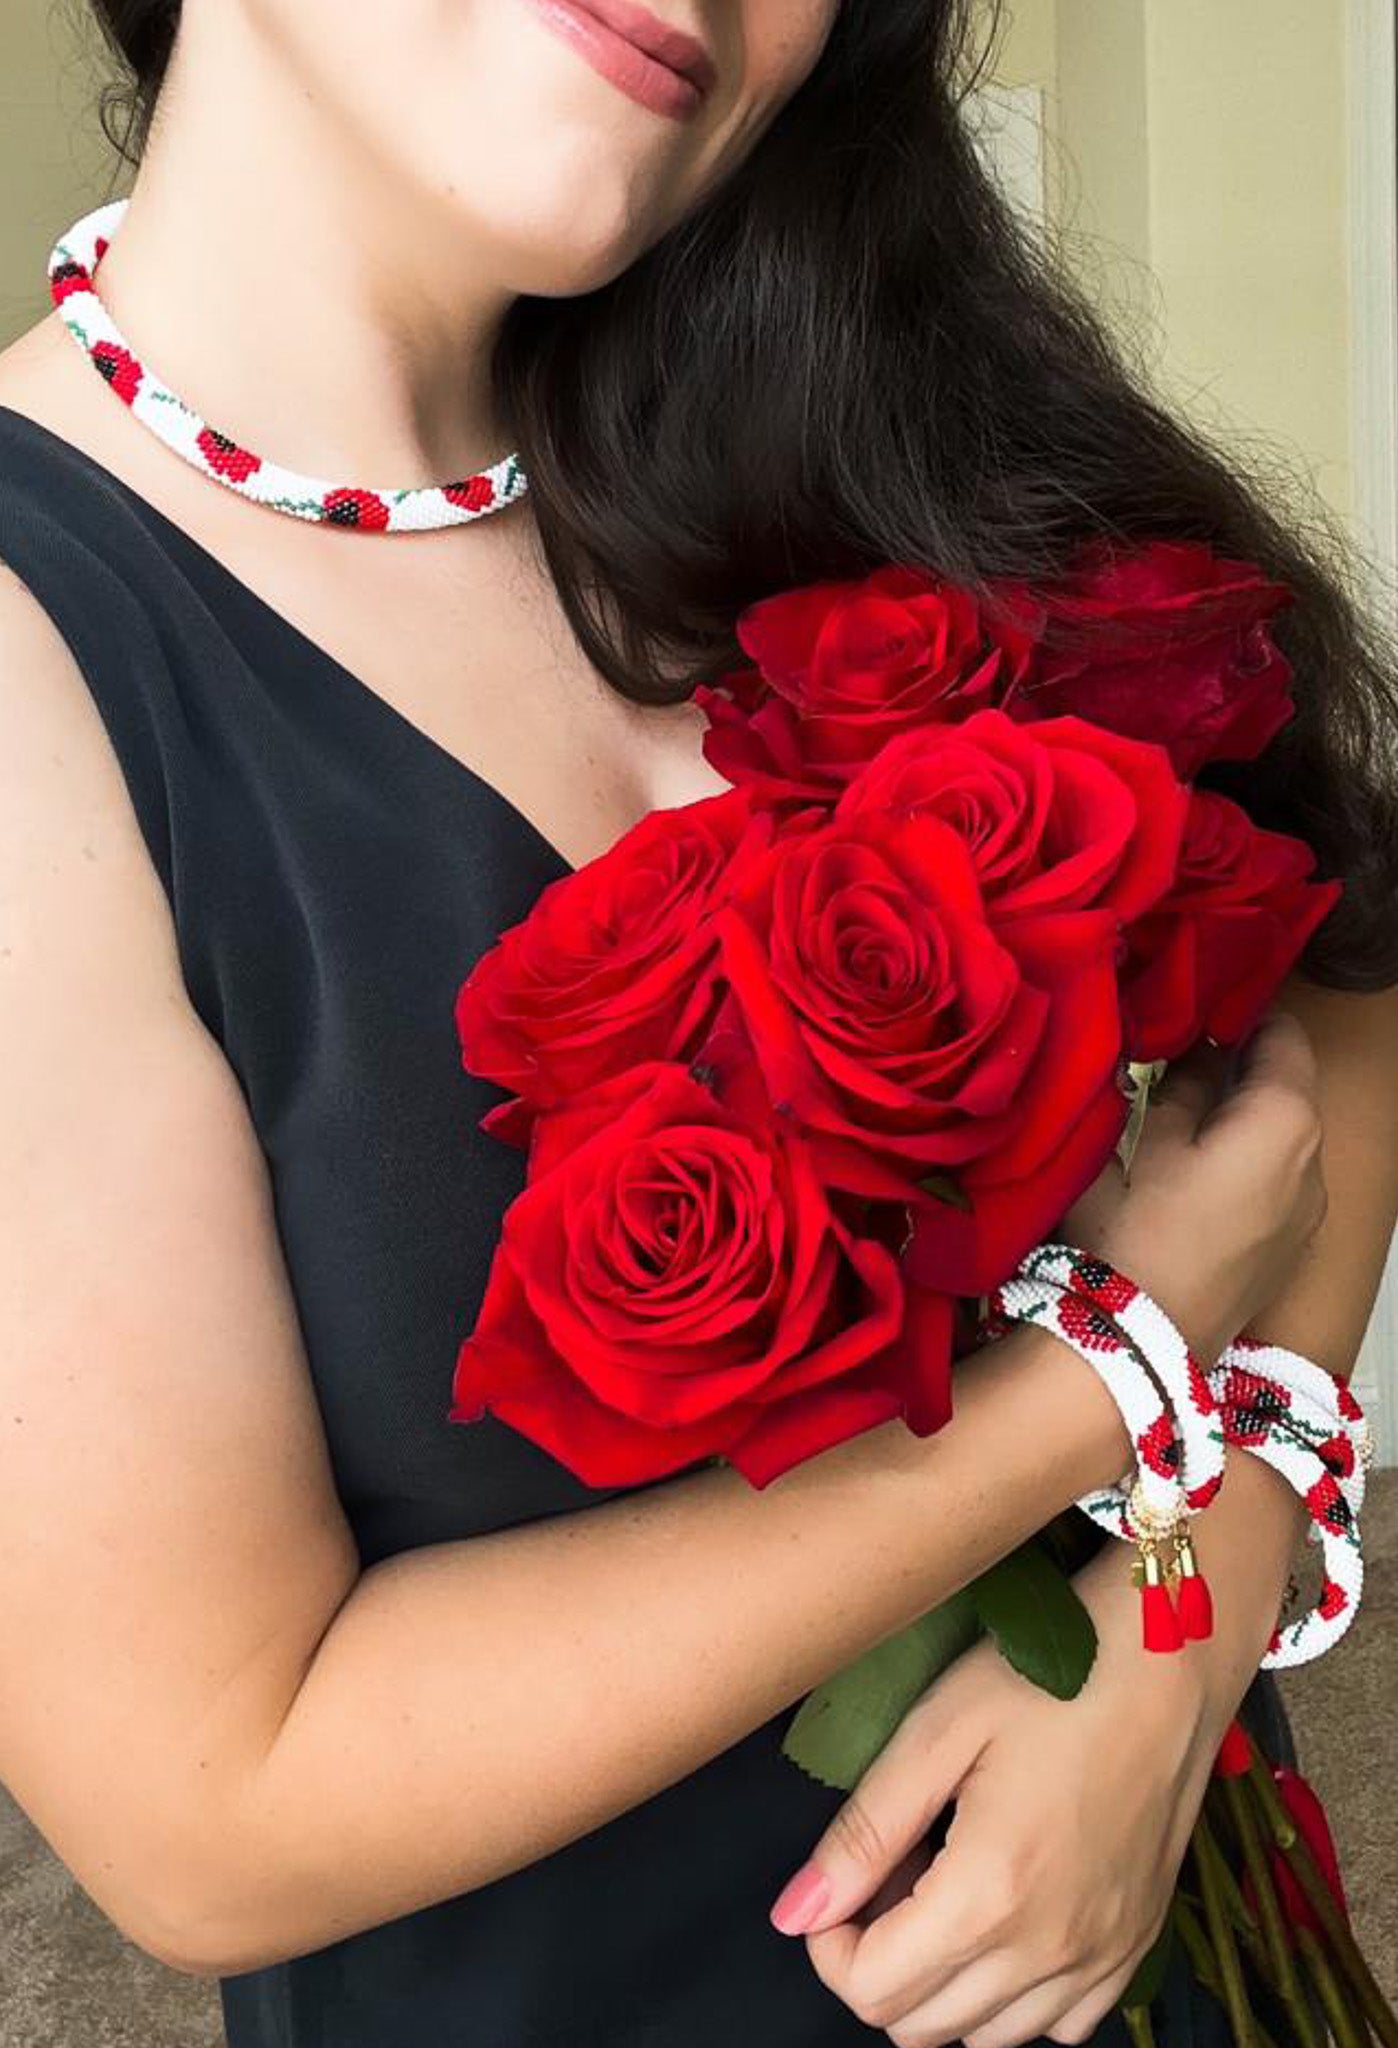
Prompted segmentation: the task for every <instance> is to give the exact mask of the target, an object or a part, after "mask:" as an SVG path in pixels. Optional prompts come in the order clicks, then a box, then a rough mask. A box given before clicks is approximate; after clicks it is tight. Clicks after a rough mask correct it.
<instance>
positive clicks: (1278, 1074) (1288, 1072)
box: [1213, 1010, 1320, 1122]
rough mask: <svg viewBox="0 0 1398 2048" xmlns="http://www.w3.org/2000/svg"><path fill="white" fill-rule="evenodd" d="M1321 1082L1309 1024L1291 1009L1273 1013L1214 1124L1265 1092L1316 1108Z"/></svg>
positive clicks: (1245, 1051)
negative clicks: (1287, 1096)
mask: <svg viewBox="0 0 1398 2048" xmlns="http://www.w3.org/2000/svg"><path fill="white" fill-rule="evenodd" d="M1319 1081H1320V1070H1319V1067H1318V1065H1317V1063H1316V1056H1315V1047H1314V1045H1313V1044H1312V1042H1311V1037H1310V1033H1309V1032H1308V1031H1307V1030H1306V1027H1305V1025H1304V1024H1303V1023H1302V1022H1301V1021H1300V1019H1299V1018H1298V1017H1294V1016H1293V1015H1292V1014H1291V1012H1290V1011H1289V1010H1272V1011H1270V1012H1269V1013H1268V1015H1267V1016H1266V1017H1265V1018H1264V1019H1263V1021H1262V1023H1261V1024H1260V1025H1259V1026H1258V1027H1257V1030H1256V1031H1255V1032H1254V1033H1253V1035H1252V1037H1251V1038H1250V1039H1249V1040H1248V1042H1247V1044H1246V1045H1245V1046H1244V1047H1243V1048H1242V1050H1241V1053H1240V1055H1239V1058H1238V1062H1237V1078H1236V1080H1235V1082H1234V1085H1233V1087H1232V1089H1231V1090H1230V1092H1229V1093H1228V1095H1227V1096H1225V1098H1224V1100H1223V1101H1222V1102H1221V1103H1220V1105H1219V1107H1218V1109H1217V1111H1216V1112H1215V1114H1214V1119H1213V1121H1214V1122H1222V1121H1223V1120H1224V1119H1225V1118H1226V1117H1228V1116H1229V1115H1230V1114H1236V1113H1237V1112H1238V1109H1239V1107H1240V1106H1241V1107H1243V1108H1247V1107H1249V1106H1250V1104H1251V1100H1252V1098H1253V1097H1255V1096H1256V1095H1257V1094H1258V1093H1259V1092H1261V1091H1280V1092H1283V1093H1286V1094H1290V1095H1294V1096H1297V1097H1298V1098H1299V1099H1300V1100H1301V1101H1302V1102H1303V1103H1306V1104H1308V1105H1310V1106H1312V1107H1314V1106H1315V1104H1316V1103H1317V1101H1318V1090H1319Z"/></svg>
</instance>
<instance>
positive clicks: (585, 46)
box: [530, 0, 717, 121]
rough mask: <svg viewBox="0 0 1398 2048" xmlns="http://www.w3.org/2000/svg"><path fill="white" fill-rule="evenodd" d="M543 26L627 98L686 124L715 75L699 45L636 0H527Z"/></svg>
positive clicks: (704, 50) (706, 54)
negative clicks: (550, 30)
mask: <svg viewBox="0 0 1398 2048" xmlns="http://www.w3.org/2000/svg"><path fill="white" fill-rule="evenodd" d="M530 4H531V5H532V6H533V8H534V11H535V12H536V14H537V15H538V16H539V19H540V20H541V21H542V22H543V23H544V25H545V27H547V28H550V29H552V31H553V33H554V34H555V35H556V36H558V37H560V38H561V40H562V41H564V42H566V43H568V44H569V45H570V46H571V48H572V49H573V50H575V51H576V53H577V54H578V56H580V57H581V58H582V59H583V61H584V62H585V63H587V64H589V65H590V66H591V67H592V69H593V70H594V71H596V72H598V73H600V75H601V76H602V77H603V78H605V79H607V80H609V81H610V83H611V84H612V85H614V86H616V87H617V88H618V89H619V90H620V91H621V92H624V93H625V94H626V95H627V97H628V98H629V99H633V100H635V101H636V102H637V103H638V104H639V105H641V106H644V107H649V108H650V109H651V111H652V112H653V113H657V114H665V115H668V116H669V117H670V118H671V119H673V120H678V121H687V120H689V119H690V118H691V117H692V116H693V115H694V114H695V113H697V112H698V110H699V108H700V107H701V106H702V105H703V103H704V99H705V96H706V94H707V93H708V91H709V88H710V87H711V86H712V85H713V83H714V80H715V78H716V76H717V71H716V67H715V65H714V62H713V60H712V58H711V57H710V56H709V53H708V51H707V50H706V49H705V47H704V45H703V44H702V43H701V42H699V41H698V39H697V38H696V37H694V36H691V35H687V34H686V33H685V32H684V30H683V29H678V28H673V27H671V26H670V25H669V24H668V23H667V22H663V21H661V20H660V19H659V18H658V17H657V16H656V15H654V14H652V13H651V11H650V9H649V8H648V7H644V6H642V5H640V4H639V0H530Z"/></svg>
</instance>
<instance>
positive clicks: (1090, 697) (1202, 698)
mask: <svg viewBox="0 0 1398 2048" xmlns="http://www.w3.org/2000/svg"><path fill="white" fill-rule="evenodd" d="M1043 597H1044V603H1045V607H1046V614H1047V616H1046V625H1045V640H1044V642H1043V644H1041V645H1040V646H1039V647H1038V648H1037V649H1036V650H1035V652H1034V654H1033V657H1032V659H1031V661H1030V663H1029V669H1028V673H1027V675H1026V677H1025V680H1024V686H1023V688H1022V690H1020V691H1019V692H1018V693H1017V694H1016V696H1015V698H1014V700H1013V702H1012V703H1011V704H1010V705H1009V707H1008V708H1009V709H1011V710H1012V711H1013V712H1014V714H1015V716H1016V717H1018V718H1026V719H1037V718H1052V717H1054V716H1056V715H1057V714H1058V713H1059V712H1063V711H1074V712H1077V713H1078V714H1079V716H1080V717H1083V718H1090V719H1092V720H1093V721H1094V722H1095V723H1096V724H1098V725H1104V726H1108V727H1110V729H1111V730H1112V731H1113V732H1120V733H1128V734H1130V735H1131V736H1132V737H1133V738H1136V739H1143V740H1158V741H1159V742H1160V743H1161V745H1163V746H1165V747H1168V748H1169V750H1170V758H1171V760H1172V761H1173V763H1174V766H1175V770H1176V772H1177V774H1179V775H1180V776H1182V777H1183V778H1184V779H1185V780H1186V781H1189V780H1191V779H1192V778H1193V777H1194V776H1195V775H1196V774H1197V773H1198V771H1199V769H1200V768H1201V767H1203V765H1204V763H1205V762H1206V761H1250V760H1252V759H1254V758H1255V756H1256V755H1258V754H1260V753H1261V752H1262V750H1263V748H1264V747H1265V746H1266V745H1267V743H1268V741H1269V740H1271V739H1272V738H1273V737H1274V736H1275V734H1276V733H1278V732H1279V731H1280V730H1281V728H1282V727H1283V726H1284V725H1285V724H1286V723H1287V721H1288V719H1290V717H1291V715H1292V713H1293V711H1294V709H1295V706H1294V704H1293V702H1292V698H1291V674H1292V671H1291V664H1290V663H1289V662H1288V661H1287V659H1286V657H1285V655H1284V654H1283V653H1282V652H1281V650H1280V649H1279V648H1278V647H1277V646H1276V644H1275V642H1274V641H1273V639H1272V636H1271V631H1270V629H1269V626H1268V620H1269V619H1270V618H1271V616H1272V614H1273V613H1274V612H1276V611H1277V610H1278V609H1279V608H1280V607H1281V606H1282V605H1285V604H1289V603H1290V602H1291V592H1290V590H1289V589H1288V588H1287V586H1286V585H1285V584H1284V583H1274V582H1271V581H1269V580H1268V579H1267V578H1266V577H1265V576H1263V574H1262V572H1261V570H1260V569H1259V568H1258V567H1257V565H1256V564H1255V563H1252V562H1235V561H1230V560H1228V559H1227V558H1226V557H1224V556H1221V555H1215V554H1214V553H1213V551H1212V550H1211V549H1210V548H1208V547H1206V546H1205V545H1204V544H1203V543H1202V542H1197V541H1153V542H1151V543H1150V544H1149V545H1147V546H1146V547H1144V548H1142V549H1140V550H1139V551H1138V552H1136V553H1133V554H1130V555H1127V556H1113V554H1112V552H1111V548H1110V544H1109V543H1107V542H1105V541H1097V542H1093V543H1091V544H1090V545H1089V546H1088V547H1087V548H1086V549H1085V550H1084V551H1083V553H1082V555H1081V557H1080V563H1079V567H1078V568H1077V570H1076V571H1075V572H1074V573H1073V574H1071V575H1070V576H1068V577H1067V578H1065V579H1064V580H1063V581H1062V582H1060V583H1058V584H1055V585H1053V586H1052V587H1051V588H1050V589H1048V590H1046V591H1045V592H1044V593H1043ZM1063 623H1067V624H1069V625H1070V626H1072V627H1073V628H1074V629H1081V628H1082V627H1084V626H1090V627H1092V628H1093V629H1095V630H1094V635H1093V638H1092V640H1091V641H1090V642H1089V643H1088V644H1087V645H1085V646H1076V645H1075V646H1069V647H1065V646H1055V644H1054V628H1055V626H1056V625H1061V624H1063Z"/></svg>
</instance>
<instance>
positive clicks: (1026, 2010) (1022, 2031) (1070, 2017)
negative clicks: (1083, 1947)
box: [962, 1972, 1112, 2048]
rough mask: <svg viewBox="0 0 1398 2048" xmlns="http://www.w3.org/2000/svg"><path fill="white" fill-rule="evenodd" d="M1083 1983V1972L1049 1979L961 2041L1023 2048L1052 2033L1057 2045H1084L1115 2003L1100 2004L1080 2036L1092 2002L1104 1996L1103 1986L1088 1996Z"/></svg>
mask: <svg viewBox="0 0 1398 2048" xmlns="http://www.w3.org/2000/svg"><path fill="white" fill-rule="evenodd" d="M1084 1982H1085V1980H1084V1978H1083V1975H1082V1973H1081V1972H1077V1973H1076V1974H1074V1973H1068V1972H1060V1974H1059V1975H1058V1976H1056V1977H1046V1978H1045V1979H1044V1980H1043V1982H1042V1983H1041V1984H1036V1985H1034V1986H1033V1987H1032V1988H1031V1989H1029V1990H1027V1991H1026V1992H1025V1993H1024V1994H1023V1996H1022V1997H1020V1998H1015V1999H1012V2000H1011V2001H1010V2002H1009V2004H1007V2005H1006V2006H1004V2007H1003V2008H1002V2009H1001V2011H999V2012H997V2013H993V2014H991V2015H990V2016H989V2017H988V2018H987V2019H986V2020H985V2021H984V2022H983V2023H982V2024H980V2025H977V2026H973V2027H970V2028H968V2029H967V2030H966V2032H965V2034H964V2035H963V2037H962V2038H963V2039H964V2041H965V2044H966V2048H1023V2044H1024V2043H1025V2042H1026V2041H1037V2040H1039V2039H1040V2038H1041V2037H1042V2036H1043V2035H1045V2034H1048V2033H1049V2032H1050V2030H1052V2039H1054V2040H1055V2041H1070V2040H1084V2041H1085V2040H1086V2039H1087V2036H1088V2034H1090V2033H1091V2032H1092V2029H1093V2027H1094V2026H1095V2025H1096V2023H1097V2020H1098V2019H1100V2018H1101V2017H1102V2014H1103V2013H1105V2012H1108V2011H1110V2009H1111V2003H1112V2002H1111V2000H1110V1998H1108V1999H1107V2000H1106V2001H1105V2003H1103V2004H1100V2005H1099V2006H1098V2007H1097V2009H1096V2017H1095V2018H1093V2019H1092V2020H1091V2021H1090V2023H1089V2024H1087V2025H1086V2027H1085V2031H1084V2032H1083V2033H1081V2034H1079V2033H1077V2031H1076V2029H1077V2027H1078V2026H1079V2025H1081V2024H1083V2022H1084V2021H1085V2020H1086V2019H1087V2016H1088V2015H1089V2014H1090V2013H1091V2012H1092V2011H1093V2000H1094V1999H1096V1998H1100V1997H1101V1996H1102V1993H1101V1987H1100V1986H1098V1987H1095V1988H1094V1990H1093V1991H1092V1992H1090V1993H1087V1994H1086V1995H1085V1994H1084V1989H1083V1986H1084Z"/></svg>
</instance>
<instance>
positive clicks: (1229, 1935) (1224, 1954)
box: [1191, 1825, 1257, 2048]
mask: <svg viewBox="0 0 1398 2048" xmlns="http://www.w3.org/2000/svg"><path fill="white" fill-rule="evenodd" d="M1191 1847H1192V1848H1193V1851H1194V1863H1195V1868H1196V1869H1197V1870H1198V1872H1199V1890H1200V1893H1201V1894H1202V1896H1203V1900H1204V1918H1205V1920H1206V1922H1207V1923H1208V1929H1209V1936H1210V1939H1211V1940H1212V1942H1213V1945H1214V1953H1215V1956H1216V1957H1217V1960H1218V1974H1219V1979H1220V1984H1221V1989H1222V1994H1223V2003H1224V2005H1225V2007H1226V2008H1227V2011H1228V2019H1229V2023H1230V2025H1231V2026H1232V2028H1233V2039H1234V2041H1235V2042H1236V2043H1237V2048H1255V2044H1256V2040H1257V2035H1256V2031H1255V2029H1254V2026H1253V2018H1252V2013H1251V2012H1250V2011H1249V2009H1248V2000H1247V1992H1246V1991H1245V1990H1244V1988H1243V1966H1242V1963H1241V1962H1240V1960H1239V1957H1238V1945H1237V1943H1236V1942H1235V1941H1234V1939H1233V1929H1232V1928H1231V1927H1230V1926H1229V1924H1228V1911H1227V1908H1226V1906H1225V1905H1224V1899H1223V1887H1222V1885H1221V1884H1220V1882H1219V1875H1218V1871H1219V1865H1220V1864H1221V1863H1222V1861H1223V1858H1222V1857H1221V1855H1220V1854H1219V1851H1218V1848H1217V1845H1216V1844H1215V1842H1214V1838H1213V1836H1212V1834H1211V1833H1210V1832H1209V1830H1208V1828H1207V1827H1200V1826H1198V1825H1196V1827H1195V1830H1194V1839H1193V1842H1192V1844H1191Z"/></svg>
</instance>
